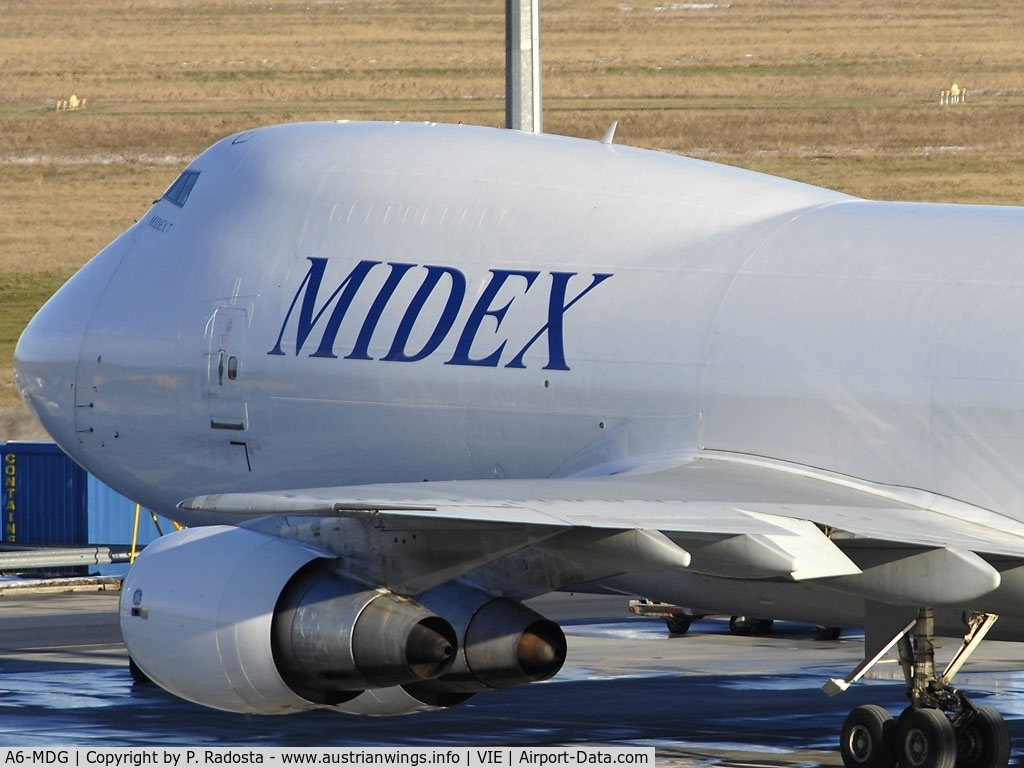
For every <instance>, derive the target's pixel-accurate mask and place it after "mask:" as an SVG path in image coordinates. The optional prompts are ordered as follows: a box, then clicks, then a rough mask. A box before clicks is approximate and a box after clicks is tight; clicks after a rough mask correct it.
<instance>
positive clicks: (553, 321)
mask: <svg viewBox="0 0 1024 768" xmlns="http://www.w3.org/2000/svg"><path fill="white" fill-rule="evenodd" d="M576 274H577V273H576V272H552V273H551V296H550V298H549V299H548V321H547V322H546V323H545V324H544V327H543V328H541V329H540V330H539V331H537V332H536V333H535V334H533V338H532V339H530V340H529V341H528V342H526V346H525V347H523V348H522V349H521V350H519V354H518V355H516V356H515V357H513V358H512V360H511V361H510V362H509V363H508V364H507V365H506V366H505V367H506V368H525V367H526V364H525V363H524V362H523V356H524V355H526V350H528V349H529V348H530V347H532V346H533V343H534V342H535V341H537V339H539V338H540V337H541V336H542V335H543V334H545V333H546V334H547V337H548V364H547V365H545V366H544V370H545V371H568V370H569V366H568V364H567V363H566V362H565V341H564V337H563V333H562V331H563V326H562V319H563V318H564V317H565V313H566V312H568V311H569V308H570V307H571V306H572V305H573V304H575V303H576V302H577V301H579V300H580V299H582V298H583V297H584V296H586V295H587V294H588V293H590V292H591V291H592V290H594V289H595V288H596V287H597V286H599V285H600V284H601V283H603V282H604V281H605V280H607V279H608V278H609V277H611V275H610V274H598V273H596V272H595V273H594V279H593V280H592V281H591V282H590V285H588V286H587V287H586V288H584V289H583V291H582V292H580V293H578V294H577V295H576V298H575V299H573V300H572V301H570V302H569V303H568V304H566V303H565V289H566V288H567V287H568V286H569V280H570V278H572V277H574V276H575V275H576Z"/></svg>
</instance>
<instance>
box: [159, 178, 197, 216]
mask: <svg viewBox="0 0 1024 768" xmlns="http://www.w3.org/2000/svg"><path fill="white" fill-rule="evenodd" d="M198 178H199V171H185V172H183V173H182V174H181V176H179V177H178V178H177V179H176V180H175V182H174V183H173V184H171V186H170V188H169V189H168V190H167V191H166V192H164V200H170V201H171V202H172V203H174V204H175V205H176V206H178V207H179V208H181V207H182V206H183V205H185V201H186V200H188V196H189V195H190V194H191V193H192V187H194V186H195V185H196V179H198Z"/></svg>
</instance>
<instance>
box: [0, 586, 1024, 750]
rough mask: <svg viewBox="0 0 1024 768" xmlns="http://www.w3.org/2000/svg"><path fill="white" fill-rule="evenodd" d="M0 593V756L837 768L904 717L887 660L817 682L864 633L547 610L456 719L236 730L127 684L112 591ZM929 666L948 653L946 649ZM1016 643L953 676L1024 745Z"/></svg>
mask: <svg viewBox="0 0 1024 768" xmlns="http://www.w3.org/2000/svg"><path fill="white" fill-rule="evenodd" d="M106 590H107V591H94V592H76V593H74V594H25V593H24V592H22V591H21V590H17V591H3V592H0V745H3V746H21V747H53V746H79V747H88V746H138V747H141V746H147V747H148V746H177V747H189V746H328V745H345V746H554V745H563V744H586V745H619V746H653V747H655V754H656V759H657V763H658V764H659V765H672V766H700V768H707V767H709V766H744V767H747V768H753V767H754V766H800V767H801V768H810V767H811V766H838V765H841V760H840V758H839V753H838V734H839V730H840V727H841V725H842V722H843V719H844V718H845V716H846V714H847V712H848V711H849V710H850V709H852V708H853V707H855V706H857V705H859V704H866V703H877V704H882V705H884V706H887V707H888V708H889V709H890V711H892V712H893V713H898V712H900V711H901V710H902V708H903V706H904V705H905V702H904V698H903V683H902V676H901V673H900V671H899V668H898V666H897V665H896V664H895V662H883V663H882V664H881V665H879V667H877V668H876V671H875V672H874V673H873V674H872V676H871V679H867V680H865V681H862V682H861V683H858V684H857V685H855V686H854V687H853V688H851V690H850V691H848V692H847V693H845V694H843V695H841V696H837V697H834V698H829V697H827V696H825V694H823V693H822V692H821V690H820V688H821V685H822V684H823V683H824V682H825V680H827V679H828V678H829V677H833V676H839V677H841V676H845V675H846V674H847V673H848V672H849V671H850V670H852V669H853V668H854V667H855V666H856V665H857V663H858V662H859V661H860V658H861V652H862V644H863V636H862V635H861V634H859V633H857V632H852V631H846V632H844V634H843V636H842V637H841V638H840V639H839V640H838V641H820V640H818V639H817V638H816V634H815V631H814V629H813V627H807V626H803V625H798V624H789V623H783V622H776V624H775V627H774V628H773V631H772V632H771V633H770V634H765V635H753V636H749V637H738V636H734V635H730V634H729V629H728V622H727V621H726V620H725V619H724V618H722V619H705V620H703V621H699V622H695V623H694V624H693V626H692V628H691V630H690V632H689V633H688V634H686V635H684V636H670V635H669V633H668V631H667V629H666V627H665V624H664V623H663V622H662V621H660V620H657V619H643V618H636V617H631V616H630V615H629V614H628V613H627V611H626V601H625V600H624V599H619V598H594V597H591V596H562V595H558V596H552V597H548V598H544V599H541V600H539V601H535V602H533V603H532V605H533V607H534V608H535V609H537V610H540V611H541V612H542V613H545V614H546V615H548V616H549V617H551V618H552V619H555V620H556V621H559V622H560V623H561V624H562V626H563V628H564V629H565V632H566V636H567V638H568V641H569V656H568V659H567V661H566V664H565V666H564V667H563V669H562V671H561V672H560V673H559V674H558V675H557V676H556V677H555V678H554V679H553V680H551V681H548V682H544V683H534V684H532V685H527V686H522V687H519V688H515V689H510V690H507V691H498V692H489V693H483V694H480V695H478V696H476V697H474V698H473V699H471V700H470V701H469V702H467V703H466V704H463V705H460V706H459V707H455V708H452V709H451V710H439V711H436V712H428V713H421V714H415V715H408V716H402V717H390V718H369V717H351V716H345V715H339V714H336V713H332V712H328V711H313V712H308V713H303V714H298V715H289V716H277V717H275V716H267V717H263V716H244V715H235V714H230V713H224V712H218V711H215V710H210V709H206V708H204V707H199V706H197V705H194V704H190V703H188V702H185V701H181V700H179V699H176V698H175V697H173V696H171V695H170V694H167V693H165V692H164V691H162V690H161V689H159V688H158V687H156V686H153V685H137V684H134V683H133V681H132V678H131V676H130V674H129V672H128V667H127V653H126V651H125V648H124V645H123V643H122V641H121V634H120V629H119V627H118V620H117V600H118V593H117V592H116V591H112V590H111V589H110V586H109V585H107V587H106ZM943 646H944V647H942V648H940V649H939V650H938V652H937V655H938V657H939V658H940V659H945V658H947V657H948V656H949V655H951V654H952V652H953V651H954V649H955V648H956V646H957V642H956V641H953V640H950V641H945V642H944V643H943ZM1021 668H1024V646H1022V645H1021V644H1019V643H1002V642H987V643H985V644H983V646H982V648H981V649H980V651H979V652H978V653H976V654H975V656H974V657H973V658H972V659H971V661H970V662H969V664H968V666H967V667H965V669H964V671H963V672H961V674H960V676H959V677H958V678H957V684H958V685H959V687H961V688H963V689H964V690H967V691H969V692H970V693H971V694H972V699H973V700H974V701H975V702H976V703H984V704H987V705H989V706H993V707H995V708H996V709H998V710H999V711H1001V712H1002V713H1003V715H1004V716H1005V717H1006V718H1007V723H1008V726H1009V729H1010V733H1011V736H1012V738H1013V740H1014V746H1015V754H1016V753H1018V752H1019V751H1020V750H1021V748H1022V745H1024V742H1022V739H1024V673H1022V671H1021Z"/></svg>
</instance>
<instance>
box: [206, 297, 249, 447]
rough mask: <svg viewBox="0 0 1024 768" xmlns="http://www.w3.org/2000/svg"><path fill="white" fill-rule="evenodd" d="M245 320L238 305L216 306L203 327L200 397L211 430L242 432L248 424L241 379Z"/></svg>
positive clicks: (244, 315)
mask: <svg viewBox="0 0 1024 768" xmlns="http://www.w3.org/2000/svg"><path fill="white" fill-rule="evenodd" d="M247 320H248V318H247V316H246V311H245V310H244V309H242V308H241V307H217V309H215V310H214V312H213V315H212V317H211V318H210V320H209V322H208V323H207V326H206V329H207V330H206V338H207V345H206V350H205V353H204V356H205V358H206V365H205V366H204V368H205V376H204V384H203V398H204V399H205V400H206V401H207V402H208V403H209V406H210V428H211V429H226V430H232V431H237V432H242V431H245V429H246V428H247V427H248V408H247V405H246V402H245V397H244V395H243V393H242V387H241V382H240V377H241V373H242V361H241V350H242V346H243V343H244V341H245V329H246V326H247Z"/></svg>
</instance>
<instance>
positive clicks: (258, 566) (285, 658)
mask: <svg viewBox="0 0 1024 768" xmlns="http://www.w3.org/2000/svg"><path fill="white" fill-rule="evenodd" d="M322 557H323V553H321V552H319V551H317V550H315V549H312V548H309V547H306V546H304V545H302V544H298V543H296V542H294V541H290V540H285V539H280V538H278V537H275V536H271V535H267V534H263V533H258V532H256V531H251V530H248V529H245V528H234V527H228V526H211V527H204V528H191V529H187V530H184V531H181V532H178V533H173V534H169V535H167V536H164V537H161V538H160V539H158V540H157V541H155V542H154V543H152V544H150V545H149V546H147V547H146V549H145V551H144V552H143V553H142V554H141V555H140V556H139V558H138V560H137V561H136V563H135V564H134V565H133V567H132V569H131V570H130V571H129V572H128V576H127V577H126V578H125V581H124V584H123V586H122V593H121V608H120V613H121V629H122V633H123V634H124V640H125V645H126V646H127V648H128V652H129V654H130V656H131V657H132V659H133V660H134V661H135V663H136V664H137V665H138V667H139V668H140V669H141V670H142V672H144V673H145V674H146V676H148V677H149V678H150V679H152V680H153V681H154V682H156V683H158V684H159V685H161V686H162V687H163V688H166V689H167V690H168V691H170V692H171V693H174V694H175V695H177V696H180V697H182V698H184V699H188V700H190V701H194V702H196V703H199V704H203V705H205V706H209V707H215V708H217V709H224V710H229V711H232V712H244V713H252V714H269V713H287V712H295V711H299V710H303V709H309V708H311V707H315V706H324V705H335V704H339V703H341V702H343V701H347V700H350V699H355V698H357V697H358V696H359V694H360V693H361V690H362V688H364V687H374V686H389V685H397V684H401V683H409V682H414V681H420V680H423V679H424V678H425V677H426V676H430V675H434V674H441V673H442V672H444V671H445V670H446V669H447V668H448V667H449V666H450V664H451V663H452V660H453V659H454V656H455V648H456V646H455V642H456V635H455V632H454V630H453V628H452V627H451V625H449V624H448V623H447V622H446V621H444V620H443V619H441V618H439V617H438V616H435V615H433V614H431V613H430V612H429V611H427V610H426V609H424V608H423V607H422V606H420V605H418V604H417V603H415V602H413V601H411V600H406V599H403V598H399V597H396V596H395V595H392V594H391V593H388V592H386V591H383V590H367V589H365V588H364V587H358V586H356V585H354V584H352V583H350V582H347V581H345V580H343V579H341V578H339V577H337V576H336V575H335V574H333V573H332V572H331V571H330V570H329V569H328V568H326V567H325V566H324V564H323V562H324V561H322V560H321V558H322Z"/></svg>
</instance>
